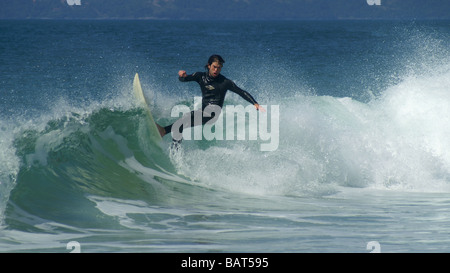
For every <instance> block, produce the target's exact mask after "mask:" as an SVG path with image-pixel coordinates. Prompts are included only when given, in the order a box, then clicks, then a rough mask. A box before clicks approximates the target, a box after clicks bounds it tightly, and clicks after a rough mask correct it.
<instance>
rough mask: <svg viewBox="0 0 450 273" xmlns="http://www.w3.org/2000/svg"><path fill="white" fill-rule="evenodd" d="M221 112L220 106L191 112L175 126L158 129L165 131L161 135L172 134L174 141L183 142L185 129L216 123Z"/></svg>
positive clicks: (176, 122)
mask: <svg viewBox="0 0 450 273" xmlns="http://www.w3.org/2000/svg"><path fill="white" fill-rule="evenodd" d="M220 112H221V108H220V107H219V106H217V105H212V106H208V107H206V108H204V109H203V110H195V111H191V112H189V113H187V114H185V115H183V116H182V117H181V118H180V119H178V120H177V121H175V122H174V123H173V124H171V125H168V126H166V127H164V128H163V127H161V126H159V127H158V129H159V128H160V127H161V129H160V133H161V131H162V130H164V132H162V133H161V135H162V136H163V134H164V135H166V134H168V133H169V132H172V137H173V140H174V141H177V142H181V140H182V139H183V130H184V128H189V127H194V126H200V125H204V124H206V123H207V122H208V121H211V122H210V123H214V122H216V120H217V119H218V117H219V114H220Z"/></svg>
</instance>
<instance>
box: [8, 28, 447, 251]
mask: <svg viewBox="0 0 450 273" xmlns="http://www.w3.org/2000/svg"><path fill="white" fill-rule="evenodd" d="M212 54H220V55H222V56H223V57H224V59H225V61H226V62H225V65H224V68H223V70H222V74H224V75H225V76H227V77H228V78H230V79H232V80H234V81H235V82H236V83H237V84H238V85H239V86H240V87H242V88H243V89H245V90H247V91H249V92H250V93H251V94H252V95H253V96H254V97H255V98H256V99H257V101H258V102H259V103H260V104H262V105H266V106H267V109H268V110H269V111H268V113H267V114H268V115H270V114H271V111H270V110H271V109H273V107H275V106H276V107H278V109H279V120H277V121H278V123H277V125H278V126H274V125H275V124H272V125H271V126H272V127H271V128H272V131H274V130H278V133H279V139H278V145H277V146H276V149H274V150H273V151H262V150H261V149H260V144H261V143H263V142H264V141H263V140H262V139H259V138H258V139H256V140H254V139H248V138H245V137H244V139H243V140H230V139H226V140H218V139H214V140H211V141H210V140H206V139H201V140H195V141H194V140H191V141H188V140H185V141H184V142H183V143H182V146H181V148H180V149H179V150H173V149H171V139H170V137H165V138H164V141H163V143H162V144H157V143H152V142H150V141H149V138H148V128H147V127H146V119H145V112H144V110H143V109H140V108H139V107H137V106H136V103H135V102H134V100H133V97H132V95H131V94H132V81H133V77H134V75H135V73H139V75H140V79H141V83H142V87H143V90H144V93H145V95H146V97H147V99H148V102H149V107H150V109H151V110H152V113H153V115H154V117H155V119H156V121H157V122H159V123H160V124H162V125H167V124H168V123H169V122H174V121H175V120H176V118H175V117H173V116H172V115H171V114H172V112H171V111H172V109H173V108H174V107H175V106H177V105H184V106H187V107H190V108H193V107H194V104H195V103H194V102H195V96H199V95H200V90H199V87H198V85H197V84H196V83H182V82H179V81H178V78H177V72H178V70H180V69H184V70H187V71H188V73H193V72H196V71H203V66H204V65H205V63H206V61H207V59H208V57H209V56H210V55H212ZM225 104H226V105H242V106H244V107H245V106H247V102H246V101H244V100H243V99H241V98H240V97H239V96H237V95H235V94H233V93H232V92H229V93H228V95H227V97H226V101H225ZM248 122H250V121H248V120H247V123H248ZM449 135H450V22H449V21H248V22H247V21H239V22H234V21H45V20H44V21H30V20H27V21H0V252H63V253H64V252H70V251H72V250H76V251H80V252H201V253H202V252H281V253H284V252H356V253H368V252H371V251H372V250H375V251H379V252H449V251H450V228H449V227H450V217H449V211H450V199H449V196H450V140H449V137H448V136H449ZM73 245H75V247H74V248H73V247H72V246H73Z"/></svg>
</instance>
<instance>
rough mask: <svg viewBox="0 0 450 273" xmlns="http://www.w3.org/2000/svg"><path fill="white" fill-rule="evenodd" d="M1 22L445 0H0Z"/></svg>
mask: <svg viewBox="0 0 450 273" xmlns="http://www.w3.org/2000/svg"><path fill="white" fill-rule="evenodd" d="M0 18H2V19H8V18H9V19H24V18H28V19H36V18H45V19H227V20H230V19H231V20H232V19H239V20H242V19H264V20H270V19H450V0H0Z"/></svg>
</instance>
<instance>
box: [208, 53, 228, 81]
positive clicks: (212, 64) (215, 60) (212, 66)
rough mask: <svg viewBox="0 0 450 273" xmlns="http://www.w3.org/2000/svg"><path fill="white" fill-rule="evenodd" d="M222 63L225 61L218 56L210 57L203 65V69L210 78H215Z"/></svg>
mask: <svg viewBox="0 0 450 273" xmlns="http://www.w3.org/2000/svg"><path fill="white" fill-rule="evenodd" d="M223 63H225V61H224V60H223V58H222V57H221V56H220V55H212V56H211V57H209V59H208V63H207V64H206V65H205V68H206V69H207V70H208V71H209V75H210V76H211V77H214V78H215V77H217V76H219V74H220V71H221V70H222V67H223Z"/></svg>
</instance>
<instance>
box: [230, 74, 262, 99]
mask: <svg viewBox="0 0 450 273" xmlns="http://www.w3.org/2000/svg"><path fill="white" fill-rule="evenodd" d="M228 81H229V88H228V89H229V90H231V91H233V92H234V93H236V94H238V95H239V96H241V97H242V98H243V99H245V100H246V101H248V102H250V103H251V104H257V102H256V100H255V99H254V98H253V97H252V95H250V93H248V92H247V91H245V90H242V89H241V88H239V87H238V86H237V85H236V84H235V83H234V82H233V81H231V80H228Z"/></svg>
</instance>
